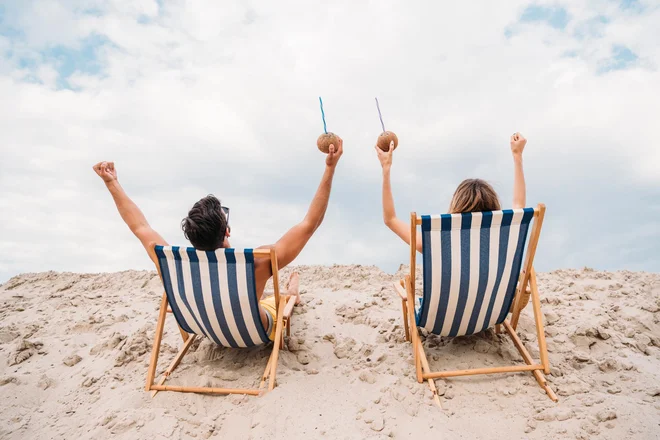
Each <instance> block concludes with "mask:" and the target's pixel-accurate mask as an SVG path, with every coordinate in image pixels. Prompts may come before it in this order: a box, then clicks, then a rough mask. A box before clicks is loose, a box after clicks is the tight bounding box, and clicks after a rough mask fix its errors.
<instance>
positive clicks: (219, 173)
mask: <svg viewBox="0 0 660 440" xmlns="http://www.w3.org/2000/svg"><path fill="white" fill-rule="evenodd" d="M163 4H164V6H163V7H162V8H159V6H158V3H157V2H155V1H146V0H145V1H141V2H129V1H120V0H114V1H112V2H109V3H108V2H95V3H89V2H83V1H74V2H71V1H64V0H62V1H59V2H57V1H38V0H34V1H31V2H24V3H20V4H19V3H17V4H16V5H14V6H12V7H5V9H4V11H3V12H1V13H0V14H2V15H0V17H1V20H2V21H1V22H0V54H4V59H3V60H0V96H2V97H3V103H4V104H5V105H3V106H0V118H1V120H2V121H3V129H2V130H0V149H1V150H2V158H3V160H2V161H1V162H0V212H1V214H0V216H1V218H2V224H3V228H2V229H1V230H0V253H1V255H2V256H0V281H2V280H4V279H6V278H7V277H9V276H11V275H13V274H16V273H18V272H21V271H37V270H47V269H60V270H76V271H84V270H115V269H122V268H127V267H149V264H150V262H149V261H148V260H147V259H146V257H145V256H144V253H143V251H142V250H141V248H140V245H139V243H138V242H137V240H135V239H134V238H133V237H132V236H131V235H130V232H128V230H127V228H126V227H125V226H124V225H123V224H122V223H121V219H120V217H119V215H118V214H117V213H116V212H115V209H114V206H113V205H112V202H111V199H110V197H109V195H108V194H106V191H105V188H104V187H103V185H102V183H101V182H100V181H99V179H98V178H97V177H96V175H94V173H93V172H92V171H91V166H92V165H93V164H94V163H95V162H97V161H99V160H114V161H115V162H116V164H117V167H118V170H119V176H120V181H121V182H122V184H123V185H124V187H125V188H126V190H127V192H128V193H129V195H131V196H133V198H134V199H135V200H136V202H138V204H139V205H140V206H141V207H142V209H143V210H144V211H145V213H146V214H147V217H148V219H149V220H150V222H151V223H152V225H153V226H154V227H156V228H157V229H158V230H159V231H161V232H162V233H163V235H164V236H165V237H166V238H167V239H168V240H170V241H171V242H178V243H183V242H184V240H183V237H182V234H181V233H180V231H179V227H178V226H179V221H180V219H181V218H182V217H183V216H185V214H186V212H187V210H188V209H189V207H190V206H191V205H192V203H193V202H194V201H195V200H197V199H198V198H199V197H202V196H204V195H205V194H207V193H211V192H212V193H215V194H216V195H218V196H219V197H221V198H222V200H223V201H224V202H226V203H227V204H229V205H230V206H232V208H233V209H232V223H233V231H234V237H233V243H234V244H235V245H237V246H258V245H260V244H264V243H267V242H273V241H275V240H276V239H277V238H278V237H279V235H280V234H281V233H283V232H284V231H285V230H286V229H288V227H290V226H292V224H293V223H294V222H296V221H297V220H298V219H301V218H302V216H303V215H304V212H305V210H306V207H307V203H308V202H309V200H310V199H311V197H312V195H313V192H314V190H315V188H316V185H317V183H318V179H319V178H320V175H321V172H322V169H323V157H322V155H321V154H320V153H319V152H318V151H317V150H316V147H315V141H316V137H317V136H318V134H319V133H320V132H321V130H322V123H321V118H320V112H319V109H318V106H317V105H318V104H317V103H318V101H317V97H318V95H322V96H323V97H324V104H325V109H326V115H327V120H328V128H329V130H331V131H335V132H337V133H339V134H340V135H341V136H342V137H343V138H344V140H345V153H344V157H343V158H342V163H341V165H340V168H339V170H338V172H337V176H336V181H335V188H334V192H333V196H332V201H331V205H330V208H329V212H328V215H327V217H326V220H325V223H324V225H323V227H322V228H321V230H320V231H319V233H318V236H316V237H315V238H314V239H313V240H312V241H311V242H310V245H309V247H308V249H306V250H305V251H304V253H303V254H302V255H301V257H300V259H299V260H298V262H299V263H312V262H313V263H328V264H329V263H332V262H357V263H363V264H374V263H375V264H380V265H382V266H384V267H386V268H388V269H393V268H396V267H397V266H398V263H400V262H405V261H406V256H407V254H406V251H405V246H404V245H402V244H401V243H398V242H397V238H396V237H394V236H393V234H391V233H390V232H389V231H387V230H386V228H385V227H384V226H383V225H382V223H381V220H380V181H379V179H380V170H379V166H378V164H377V160H376V159H375V157H374V152H373V149H372V145H373V143H374V141H375V138H376V136H377V135H378V133H379V131H380V127H379V122H378V117H377V113H376V109H375V105H374V101H373V97H374V96H378V97H379V100H380V102H381V107H382V110H383V116H384V119H385V124H386V126H387V127H388V128H390V129H392V130H394V131H396V132H397V134H398V135H399V138H400V140H401V147H400V148H399V149H397V151H396V154H395V155H396V157H395V168H394V176H393V180H394V181H393V184H394V188H395V199H396V201H397V208H398V212H399V214H400V215H401V216H402V217H407V213H408V212H409V211H410V210H413V209H414V210H417V211H419V212H441V211H444V210H445V209H446V207H447V205H448V202H449V197H450V196H451V193H452V192H453V188H454V187H455V185H456V184H457V183H458V182H459V181H460V180H462V179H463V178H465V177H474V176H480V177H484V178H487V179H488V180H490V181H492V182H493V183H494V184H495V185H496V187H497V188H498V190H499V191H500V194H501V196H502V199H503V201H504V202H505V204H506V203H507V200H509V199H510V194H511V189H510V185H511V181H512V176H511V164H510V159H509V154H508V145H507V144H508V136H509V135H510V133H511V132H513V131H515V130H520V131H522V132H523V133H524V134H525V135H527V137H528V138H529V139H530V142H529V146H528V148H527V151H526V158H525V167H526V171H527V178H528V197H529V198H528V200H529V202H530V203H529V204H530V205H531V204H534V203H536V202H538V201H544V202H546V203H548V206H549V211H548V214H549V217H548V220H547V222H546V226H545V227H544V228H545V231H544V239H543V240H544V242H543V243H544V244H545V246H546V249H547V250H546V251H544V250H543V249H540V254H539V257H538V258H539V265H540V267H541V268H543V267H545V268H555V267H563V266H567V265H594V266H599V267H605V268H617V267H619V266H626V265H628V266H629V267H631V268H645V269H655V270H658V268H657V267H654V266H653V264H655V263H653V260H652V259H647V260H646V262H645V261H644V259H638V258H635V259H632V258H631V259H630V260H625V261H622V260H621V259H619V258H615V252H616V250H618V249H621V248H622V247H625V246H626V244H625V242H623V243H622V242H620V241H618V240H615V239H614V238H615V237H616V228H615V227H613V226H612V224H611V223H607V222H608V221H609V220H608V219H607V218H605V219H604V221H605V223H606V224H605V225H601V227H600V230H601V231H602V233H603V234H604V235H603V236H598V235H593V236H591V235H589V234H583V233H582V231H583V228H584V218H585V217H584V216H587V215H590V214H592V213H593V214H594V215H595V214H598V213H600V212H602V210H603V209H606V210H608V211H611V210H618V211H621V213H622V214H621V216H620V217H619V218H618V220H617V221H625V222H627V224H630V225H637V226H638V227H643V228H649V223H648V220H644V221H641V220H639V218H638V217H639V214H638V213H640V212H641V213H646V216H647V218H648V215H649V213H652V211H651V210H652V209H654V208H651V207H649V204H648V201H645V200H639V201H638V203H639V204H634V205H633V204H631V201H635V200H637V198H638V197H639V198H642V199H643V198H644V197H651V198H653V197H657V195H658V190H657V188H658V183H660V178H659V177H658V176H659V175H660V174H659V173H658V172H657V171H658V169H660V153H658V152H659V151H660V149H658V148H657V144H658V141H657V136H656V133H655V131H654V129H653V127H654V125H655V124H654V122H655V120H656V119H657V115H658V114H659V113H660V108H659V107H660V104H658V101H657V99H653V98H652V97H654V96H655V95H657V94H658V92H659V91H660V79H659V77H658V74H657V68H658V61H659V60H660V49H659V47H658V45H657V43H656V42H657V41H658V37H660V35H659V33H660V31H659V30H658V27H657V26H655V25H654V24H655V23H657V22H658V20H660V9H658V8H657V6H653V4H651V3H649V4H648V5H646V7H645V9H644V12H643V13H637V12H635V13H633V12H631V11H627V10H623V9H621V8H619V6H618V5H617V4H616V3H615V2H605V1H600V2H596V3H593V2H586V1H579V2H570V3H564V4H563V7H565V8H566V10H567V12H568V16H569V17H570V20H569V22H568V24H567V26H566V28H565V29H563V30H562V29H555V28H552V27H551V26H549V25H547V24H544V23H542V22H534V23H518V21H519V18H520V16H521V14H522V12H523V11H524V9H525V8H526V7H527V6H528V5H529V3H526V2H507V3H506V4H502V3H497V4H495V3H492V2H485V1H484V2H480V4H478V5H477V4H473V3H471V4H469V5H468V4H465V5H464V4H460V3H456V4H452V5H449V6H446V5H442V6H441V5H439V4H436V3H434V2H404V1H394V0H391V1H387V2H370V1H344V2H334V3H332V4H324V3H323V4H316V3H302V4H301V3H299V2H292V1H288V2H277V3H272V2H252V3H250V4H249V5H248V4H247V3H246V2H239V1H227V2H222V3H218V2H215V1H205V2H202V1H165V2H163ZM552 4H553V5H554V4H555V3H554V2H553V3H552ZM35 11H40V12H39V13H35ZM90 11H91V13H90ZM601 15H602V16H606V17H607V21H606V22H603V23H602V24H600V25H599V26H598V32H596V33H594V34H593V35H591V34H587V35H586V36H580V37H579V38H578V37H577V36H576V31H577V30H580V29H583V27H584V23H586V22H588V21H589V20H592V19H593V18H594V17H598V16H601ZM7 22H10V23H11V24H12V27H14V28H20V33H19V34H18V35H17V34H16V33H15V32H13V33H11V32H8V31H7V29H6V25H7ZM580 26H582V27H580ZM507 29H512V30H513V31H512V33H511V35H510V36H509V37H508V38H507V36H506V35H505V31H506V30H507ZM3 30H4V32H3ZM2 35H4V36H2ZM90 35H97V36H102V37H104V39H105V40H106V44H105V45H103V46H99V47H97V48H96V52H95V53H96V58H97V62H98V63H99V64H100V66H101V68H100V72H99V73H98V74H96V73H90V72H88V71H86V70H85V69H82V70H80V71H78V72H75V73H73V74H72V75H71V76H69V77H68V78H58V77H57V71H58V69H61V65H60V64H58V63H57V60H53V59H51V58H49V57H48V56H47V50H49V48H52V47H55V46H64V47H70V48H72V49H75V50H79V49H80V48H81V47H82V46H81V44H82V41H83V40H84V39H85V38H87V37H89V36H90ZM614 45H620V46H624V47H627V48H629V49H630V50H631V51H632V52H634V53H635V54H636V55H637V56H638V61H637V62H636V63H634V64H633V65H631V66H629V67H628V68H627V69H625V70H618V71H612V72H605V73H602V72H599V68H601V66H602V62H603V60H606V59H608V57H611V56H612V47H613V46H614ZM569 55H572V56H569ZM80 56H81V57H82V56H83V55H80ZM25 59H30V60H34V63H33V64H29V63H28V64H27V65H26V64H25V62H24V60H25ZM73 61H74V62H75V60H73ZM62 80H64V81H65V82H66V83H67V84H68V85H69V86H70V87H71V88H72V89H73V90H67V89H62V88H59V86H60V85H61V84H62ZM641 195H643V196H641ZM651 224H652V223H651ZM656 224H657V222H656ZM593 228H595V229H596V230H599V226H598V225H595V226H594V227H593ZM629 237H630V242H631V243H630V247H629V249H641V251H640V252H650V251H649V249H650V248H647V247H644V246H643V244H644V243H648V242H649V241H653V240H656V242H660V237H658V235H657V234H653V233H650V235H644V234H632V235H630V236H629ZM338 238H339V239H338ZM608 243H612V244H611V245H608ZM597 246H599V247H597ZM596 248H597V249H599V251H598V252H593V251H592V249H596ZM645 249H646V250H645ZM608 254H609V255H610V257H607V255H608ZM568 255H570V258H567V256H568ZM627 263H629V264H627Z"/></svg>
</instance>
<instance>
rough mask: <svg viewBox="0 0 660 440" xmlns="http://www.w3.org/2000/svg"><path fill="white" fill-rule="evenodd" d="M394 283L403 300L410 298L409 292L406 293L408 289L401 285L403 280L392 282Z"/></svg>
mask: <svg viewBox="0 0 660 440" xmlns="http://www.w3.org/2000/svg"><path fill="white" fill-rule="evenodd" d="M392 285H394V290H396V293H398V294H399V296H400V297H401V300H402V301H405V300H406V299H407V298H408V294H407V293H406V290H405V289H404V288H403V286H402V285H401V281H395V282H394V283H392Z"/></svg>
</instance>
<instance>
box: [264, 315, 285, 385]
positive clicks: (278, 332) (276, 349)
mask: <svg viewBox="0 0 660 440" xmlns="http://www.w3.org/2000/svg"><path fill="white" fill-rule="evenodd" d="M283 312H284V303H282V304H280V308H279V309H278V310H277V317H276V319H277V324H276V327H275V338H274V339H273V354H272V355H271V356H272V357H273V362H272V365H271V372H270V382H269V383H268V391H272V390H273V388H275V377H276V376H275V375H276V373H277V359H278V357H279V353H280V341H281V340H282V331H283V330H284V329H283V327H284V316H283Z"/></svg>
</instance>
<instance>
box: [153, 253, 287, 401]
mask: <svg viewBox="0 0 660 440" xmlns="http://www.w3.org/2000/svg"><path fill="white" fill-rule="evenodd" d="M155 246H156V244H155V243H151V244H150V249H151V250H152V251H153V248H154V247H155ZM152 255H155V253H152ZM253 255H254V257H255V258H269V259H270V264H271V268H272V272H273V295H275V306H276V308H277V317H276V319H275V341H278V343H275V342H274V343H273V351H272V352H271V355H270V357H269V358H268V363H267V365H266V369H265V370H264V374H263V375H262V376H261V383H260V384H259V388H246V389H235V388H212V387H184V386H175V385H165V381H166V380H167V379H168V377H169V376H170V375H171V374H172V372H174V369H175V368H176V367H177V366H178V365H179V363H181V360H182V359H183V356H184V355H185V354H186V352H187V351H188V349H189V348H190V346H191V345H192V343H193V341H195V339H196V337H197V336H198V335H195V334H189V333H187V332H185V331H184V330H183V329H182V328H181V327H179V331H180V332H181V337H182V339H183V346H182V347H181V349H180V350H179V352H178V353H177V355H176V356H175V357H174V359H173V360H172V363H171V364H170V366H169V367H168V368H167V370H165V372H164V373H163V376H162V377H161V379H160V380H159V381H158V383H157V384H155V383H154V378H155V376H156V368H157V366H158V356H159V353H160V344H161V341H162V338H163V329H164V327H165V317H166V315H167V314H168V313H171V312H172V311H171V309H170V308H169V307H168V300H167V294H166V293H163V297H162V299H161V301H160V311H159V313H158V323H157V324H156V336H155V338H154V345H153V348H152V350H151V360H150V362H149V369H148V370H147V383H146V386H145V390H146V391H151V392H152V397H154V396H155V395H156V394H157V393H158V392H159V391H178V392H184V393H203V394H246V395H251V396H258V395H260V394H262V392H264V390H263V389H264V385H265V383H266V381H268V391H271V390H273V388H274V387H275V383H276V381H275V375H276V372H277V360H278V356H279V350H280V349H281V348H284V332H285V331H286V335H287V337H288V336H291V315H292V313H293V306H294V304H295V301H296V298H295V296H293V295H282V294H280V288H279V275H278V264H277V255H276V254H275V249H255V250H253ZM154 263H155V264H156V270H158V275H159V276H161V273H160V266H159V265H158V261H157V260H154ZM161 280H162V277H161ZM177 326H178V323H177Z"/></svg>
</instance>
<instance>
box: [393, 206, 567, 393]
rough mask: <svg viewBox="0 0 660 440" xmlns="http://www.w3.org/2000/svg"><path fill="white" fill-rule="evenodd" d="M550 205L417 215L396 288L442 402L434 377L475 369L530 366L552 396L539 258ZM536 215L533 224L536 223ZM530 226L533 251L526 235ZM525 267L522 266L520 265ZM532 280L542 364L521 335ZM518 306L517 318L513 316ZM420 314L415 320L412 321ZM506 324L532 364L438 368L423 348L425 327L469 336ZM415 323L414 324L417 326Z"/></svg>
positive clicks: (419, 369) (421, 366)
mask: <svg viewBox="0 0 660 440" xmlns="http://www.w3.org/2000/svg"><path fill="white" fill-rule="evenodd" d="M544 214H545V205H538V206H537V207H536V209H533V208H525V209H514V210H504V211H493V212H473V213H463V214H443V215H434V216H429V215H423V216H417V214H416V213H412V214H411V218H410V229H411V243H410V267H411V270H410V275H408V276H406V277H405V279H403V280H401V281H400V282H395V283H394V287H395V289H396V291H397V292H398V293H399V295H400V297H401V304H402V308H403V322H404V331H405V334H406V340H407V341H410V342H412V345H413V353H414V357H415V369H416V373H417V381H418V382H419V383H422V382H423V381H424V380H427V381H428V384H429V386H430V388H431V391H432V392H433V395H434V400H435V401H436V403H438V404H440V401H439V398H438V396H437V391H436V388H435V383H434V381H433V380H434V379H437V378H445V377H455V376H468V375H475V374H493V373H509V372H519V371H531V372H532V373H533V375H534V377H535V378H536V381H537V382H538V384H539V385H540V386H541V388H543V389H544V390H545V392H546V394H547V395H548V396H549V397H550V399H552V400H553V401H555V402H556V401H557V396H556V395H555V393H554V392H553V391H552V390H551V389H550V387H549V386H548V384H547V382H546V379H545V376H544V375H543V373H545V374H549V372H550V364H549V362H548V351H547V348H546V342H545V333H544V330H543V321H542V315H541V304H540V300H539V292H538V286H537V283H536V274H535V272H534V268H533V267H532V263H533V260H534V254H535V252H536V246H537V243H538V239H539V235H540V233H541V225H542V224H543V217H544ZM532 220H534V221H533V224H532ZM420 225H421V228H422V261H423V266H422V273H423V280H422V281H423V286H424V287H423V295H422V297H421V298H418V300H419V301H418V304H415V258H416V249H417V245H416V237H417V227H418V226H420ZM530 225H531V233H530V239H529V245H528V247H527V253H526V255H525V259H524V261H523V253H524V248H525V241H526V240H527V235H528V230H529V229H530ZM521 268H522V270H521ZM528 285H529V288H530V291H531V298H532V304H533V307H534V319H535V321H536V332H537V337H538V343H539V353H540V358H541V363H537V362H534V361H533V360H532V357H531V355H530V354H529V352H528V351H527V349H526V348H525V346H524V345H523V343H522V341H521V340H520V338H519V337H518V335H517V334H516V327H517V325H518V319H519V317H520V311H521V307H520V304H521V302H522V299H521V298H522V296H523V292H524V291H525V290H526V287H527V286H528ZM509 311H513V313H512V317H511V321H510V322H509V321H508V320H507V319H506V318H507V315H508V314H509ZM413 319H414V321H413ZM492 326H495V331H496V333H500V332H501V328H502V326H503V327H504V328H505V329H506V332H507V333H508V334H509V335H510V336H511V338H512V339H513V343H514V345H515V346H516V348H517V349H518V351H519V352H520V354H521V356H522V358H523V360H524V361H525V363H526V365H515V366H507V367H492V368H477V369H471V370H457V371H440V372H433V371H431V370H430V368H429V364H428V360H427V359H426V354H425V353H424V349H423V347H422V343H421V340H420V336H419V333H418V329H419V328H423V329H425V330H426V331H427V332H429V333H433V334H435V335H440V336H450V337H451V336H463V335H471V334H474V333H478V332H481V331H483V330H486V329H487V328H489V327H492ZM410 329H414V330H413V331H410Z"/></svg>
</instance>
